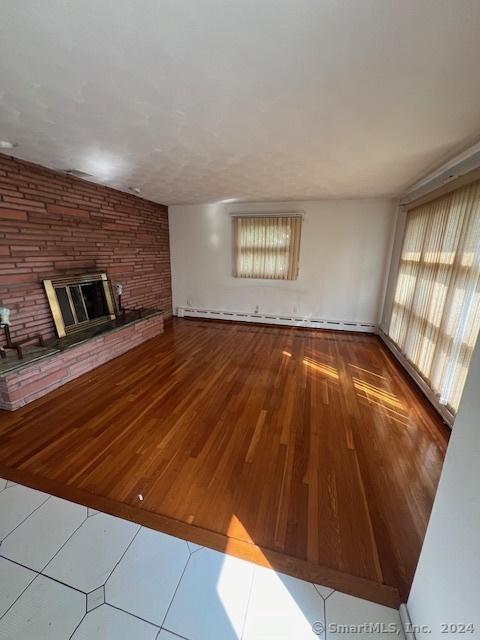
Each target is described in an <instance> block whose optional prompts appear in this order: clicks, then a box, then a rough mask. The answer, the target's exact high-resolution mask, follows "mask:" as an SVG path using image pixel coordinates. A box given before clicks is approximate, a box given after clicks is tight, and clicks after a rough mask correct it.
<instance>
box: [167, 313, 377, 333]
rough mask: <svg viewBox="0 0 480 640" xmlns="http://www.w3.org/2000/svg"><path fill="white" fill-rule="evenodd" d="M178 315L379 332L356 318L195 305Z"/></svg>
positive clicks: (336, 329)
mask: <svg viewBox="0 0 480 640" xmlns="http://www.w3.org/2000/svg"><path fill="white" fill-rule="evenodd" d="M176 315H177V316H179V317H188V318H209V319H210V320H214V319H217V320H232V321H235V322H259V323H262V324H274V325H280V326H288V327H305V328H309V329H315V328H316V329H333V330H335V331H359V332H362V333H377V325H376V324H373V323H371V322H358V321H354V320H330V319H325V318H311V317H298V316H288V315H280V314H273V313H248V312H247V311H222V310H218V309H199V308H198V307H197V308H193V307H177V312H176Z"/></svg>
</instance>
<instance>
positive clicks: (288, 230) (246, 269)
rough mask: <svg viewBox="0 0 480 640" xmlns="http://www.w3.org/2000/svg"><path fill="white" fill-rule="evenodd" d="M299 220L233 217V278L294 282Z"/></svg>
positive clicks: (267, 217) (296, 272)
mask: <svg viewBox="0 0 480 640" xmlns="http://www.w3.org/2000/svg"><path fill="white" fill-rule="evenodd" d="M301 230H302V218H301V216H299V215H291V216H257V215H251V216H234V217H233V247H234V264H233V275H234V276H235V277H236V278H267V279H275V280H296V279H297V277H298V262H299V254H300V235H301Z"/></svg>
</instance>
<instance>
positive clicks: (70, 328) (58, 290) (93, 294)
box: [43, 273, 115, 338]
mask: <svg viewBox="0 0 480 640" xmlns="http://www.w3.org/2000/svg"><path fill="white" fill-rule="evenodd" d="M43 285H44V287H45V291H46V294H47V298H48V302H49V304H50V309H51V311H52V315H53V320H54V322H55V329H56V331H57V335H58V336H59V337H60V338H62V337H63V336H65V335H68V334H71V333H74V332H76V331H83V330H84V329H87V328H89V327H92V326H95V325H98V324H102V323H103V322H108V321H109V320H113V319H114V318H115V309H114V306H113V299H112V295H111V292H110V283H109V281H108V278H107V275H106V274H105V273H97V274H87V275H80V276H68V277H63V278H56V279H53V280H44V281H43Z"/></svg>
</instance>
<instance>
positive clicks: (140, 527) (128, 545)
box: [95, 514, 143, 597]
mask: <svg viewBox="0 0 480 640" xmlns="http://www.w3.org/2000/svg"><path fill="white" fill-rule="evenodd" d="M95 515H97V514H95ZM124 522H130V521H129V520H125V521H124ZM133 524H135V523H133ZM137 526H138V529H137V530H136V532H135V535H134V536H133V538H132V539H131V540H130V542H129V543H128V544H127V547H126V549H125V551H124V552H123V553H122V555H121V556H120V558H119V559H118V560H117V562H116V563H115V564H114V566H113V569H112V570H111V571H110V573H109V574H108V576H107V579H106V580H105V582H104V583H103V585H100V586H101V587H102V586H103V588H104V589H105V597H107V590H106V588H105V587H106V586H107V582H108V581H109V580H110V578H111V577H112V574H113V572H114V571H115V569H116V568H117V567H118V565H119V564H120V562H121V561H122V560H123V558H124V557H125V554H126V553H127V551H128V550H129V549H130V547H131V546H132V544H133V543H134V541H135V538H136V537H137V536H138V534H139V533H140V531H141V530H142V529H143V527H142V525H137ZM96 589H98V587H96Z"/></svg>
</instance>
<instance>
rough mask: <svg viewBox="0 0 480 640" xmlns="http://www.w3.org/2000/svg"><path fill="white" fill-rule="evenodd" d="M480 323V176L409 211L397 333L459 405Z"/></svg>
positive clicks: (446, 401) (393, 327)
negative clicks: (477, 179) (479, 178)
mask: <svg viewBox="0 0 480 640" xmlns="http://www.w3.org/2000/svg"><path fill="white" fill-rule="evenodd" d="M479 328H480V181H477V182H474V183H472V184H470V185H468V186H465V187H462V188H460V189H457V190H456V191H453V192H452V193H449V194H448V195H445V196H441V197H439V198H437V199H436V200H433V201H431V202H429V203H427V204H423V205H421V206H418V207H416V208H414V209H412V210H410V211H409V212H408V217H407V224H406V230H405V237H404V242H403V248H402V254H401V259H400V266H399V272H398V280H397V287H396V292H395V297H394V302H393V309H392V315H391V320H390V327H389V336H390V338H391V339H392V340H393V341H394V342H395V343H396V344H397V346H398V347H399V348H400V350H401V351H402V352H403V354H404V355H405V356H406V357H407V359H408V360H409V361H410V362H411V364H413V365H414V367H415V368H416V369H417V371H418V372H419V373H420V374H421V375H422V376H423V378H424V379H425V380H426V382H427V384H428V385H429V386H430V388H431V389H432V390H433V391H434V392H435V393H436V394H437V396H438V400H439V402H440V403H441V404H443V405H446V406H447V408H448V409H450V411H451V412H452V413H456V411H457V409H458V405H459V403H460V399H461V396H462V391H463V386H464V384H465V379H466V376H467V372H468V367H469V364H470V359H471V356H472V352H473V349H474V347H475V342H476V340H477V336H478V332H479Z"/></svg>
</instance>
